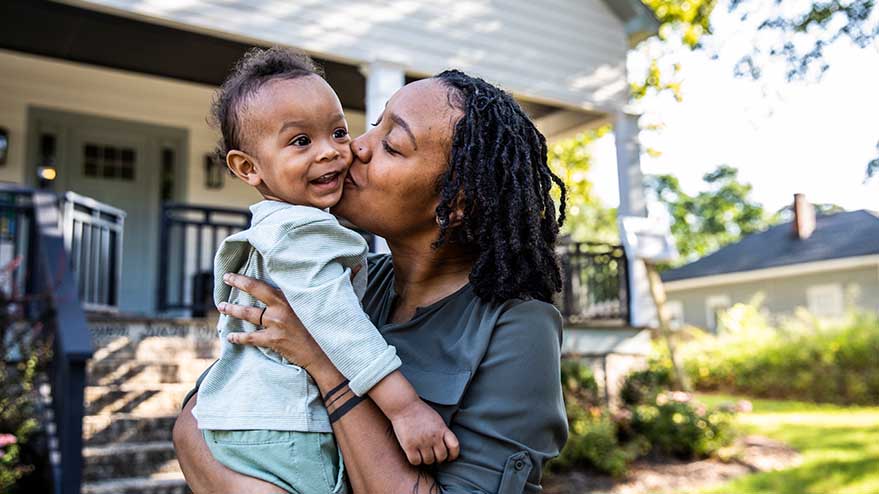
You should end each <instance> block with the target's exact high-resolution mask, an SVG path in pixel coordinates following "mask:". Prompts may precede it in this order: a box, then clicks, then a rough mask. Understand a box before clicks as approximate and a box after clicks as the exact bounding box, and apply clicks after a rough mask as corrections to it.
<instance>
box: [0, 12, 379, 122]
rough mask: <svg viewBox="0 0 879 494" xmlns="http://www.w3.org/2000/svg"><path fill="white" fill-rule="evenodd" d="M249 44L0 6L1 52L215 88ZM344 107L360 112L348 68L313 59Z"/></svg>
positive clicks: (361, 87) (361, 97) (93, 15)
mask: <svg viewBox="0 0 879 494" xmlns="http://www.w3.org/2000/svg"><path fill="white" fill-rule="evenodd" d="M251 47H252V45H248V44H244V43H239V42H236V41H233V40H228V39H222V38H217V37H213V36H208V35H204V34H200V33H195V32H190V31H183V30H180V29H173V28H171V27H167V26H161V25H158V24H152V23H148V22H142V21H138V20H135V19H130V18H126V17H120V16H115V15H110V14H105V13H103V12H97V11H94V10H89V9H83V8H78V7H74V6H70V5H62V4H58V3H54V2H45V1H32V0H4V1H3V2H0V48H6V49H10V50H16V51H21V52H25V53H31V54H35V55H43V56H47V57H52V58H59V59H63V60H69V61H73V62H82V63H87V64H92V65H99V66H103V67H110V68H115V69H122V70H129V71H133V72H139V73H142V74H150V75H157V76H162V77H169V78H172V79H179V80H184V81H189V82H195V83H200V84H208V85H211V86H218V85H220V84H221V83H222V82H223V79H225V77H226V75H227V74H228V73H229V70H230V69H231V68H232V66H233V65H234V64H235V61H236V60H238V59H239V58H240V57H241V55H242V54H244V52H245V51H246V50H247V49H248V48H251ZM316 61H317V62H318V63H320V64H321V65H322V66H323V67H324V71H325V72H326V78H327V81H328V82H329V83H330V85H332V86H333V88H334V89H335V90H336V92H338V93H339V99H340V100H341V101H342V105H343V106H344V107H345V108H350V109H354V110H358V111H363V110H364V109H365V103H364V102H365V98H366V82H365V79H364V76H363V75H362V74H361V73H360V71H359V70H358V69H357V68H356V67H354V66H351V65H346V64H342V63H338V62H332V61H329V60H322V59H316Z"/></svg>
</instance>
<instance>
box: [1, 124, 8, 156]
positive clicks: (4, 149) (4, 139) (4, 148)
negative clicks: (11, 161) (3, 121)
mask: <svg viewBox="0 0 879 494" xmlns="http://www.w3.org/2000/svg"><path fill="white" fill-rule="evenodd" d="M8 155H9V131H8V130H6V129H4V128H3V127H0V165H5V164H6V156H8Z"/></svg>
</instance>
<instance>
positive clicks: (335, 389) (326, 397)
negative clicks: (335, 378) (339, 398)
mask: <svg viewBox="0 0 879 494" xmlns="http://www.w3.org/2000/svg"><path fill="white" fill-rule="evenodd" d="M349 382H350V381H348V380H347V379H345V380H344V381H342V382H341V383H340V384H339V385H338V386H336V387H335V388H333V389H331V390H329V391H327V394H325V395H324V403H326V402H328V401H330V398H332V397H333V395H334V394H336V393H338V392H339V391H341V390H342V388H344V387H345V386H347V385H348V383H349Z"/></svg>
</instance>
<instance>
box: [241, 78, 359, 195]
mask: <svg viewBox="0 0 879 494" xmlns="http://www.w3.org/2000/svg"><path fill="white" fill-rule="evenodd" d="M241 118H243V119H247V122H246V125H248V126H249V127H250V126H252V127H250V128H251V129H253V130H252V132H250V133H249V135H248V132H247V131H246V132H245V140H247V141H249V142H250V143H251V146H252V149H253V151H252V153H253V155H254V158H255V160H256V163H255V168H256V172H257V173H258V175H259V177H260V179H261V180H262V187H263V189H261V192H263V194H264V195H266V196H267V197H270V198H274V199H278V200H282V201H284V202H288V203H290V204H299V205H303V206H313V207H316V208H321V209H324V208H328V207H331V206H334V205H335V204H336V203H337V202H339V199H340V198H341V197H342V188H343V183H344V181H345V176H346V174H347V173H348V167H349V166H351V148H350V141H351V138H350V137H349V136H348V124H347V122H345V116H344V114H343V113H342V105H341V103H339V98H338V96H336V93H335V92H334V91H333V90H332V88H330V86H329V84H327V83H326V81H324V80H323V79H322V78H320V77H318V76H316V75H310V76H306V77H299V78H296V79H291V80H275V81H271V82H269V83H267V84H266V85H265V86H263V87H262V88H260V90H259V92H258V93H257V94H256V95H254V96H253V97H252V98H251V99H250V101H248V102H247V104H246V105H245V108H244V109H243V112H242V115H241ZM266 189H267V190H266Z"/></svg>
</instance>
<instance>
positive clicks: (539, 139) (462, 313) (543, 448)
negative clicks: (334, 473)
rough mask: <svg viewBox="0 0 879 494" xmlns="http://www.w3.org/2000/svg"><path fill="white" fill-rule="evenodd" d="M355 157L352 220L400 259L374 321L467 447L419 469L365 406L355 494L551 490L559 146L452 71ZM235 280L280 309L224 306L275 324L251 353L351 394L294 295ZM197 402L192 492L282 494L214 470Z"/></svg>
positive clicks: (349, 464)
mask: <svg viewBox="0 0 879 494" xmlns="http://www.w3.org/2000/svg"><path fill="white" fill-rule="evenodd" d="M351 146H352V150H353V152H354V153H355V159H354V164H353V165H352V166H351V169H350V172H349V181H347V182H346V186H345V193H344V195H343V198H342V201H341V202H340V203H339V204H338V206H337V208H336V213H337V214H338V215H340V216H342V217H344V218H346V219H348V220H349V221H351V222H352V223H353V224H355V225H356V226H358V227H360V228H363V229H366V230H370V231H373V232H375V233H376V234H378V235H381V236H382V237H384V238H385V239H387V241H388V245H389V247H390V250H391V255H390V256H373V257H372V258H371V259H370V265H369V287H368V289H367V293H366V297H364V300H363V305H364V310H365V311H366V312H367V314H369V316H370V318H371V319H372V321H373V322H374V323H375V325H376V326H377V327H378V328H379V329H380V330H381V331H382V333H383V335H384V336H385V338H386V339H387V340H388V342H389V343H390V344H391V345H394V346H395V347H396V348H397V352H398V354H399V355H400V357H401V359H402V361H403V367H402V368H401V370H402V371H403V374H404V375H405V376H406V377H407V378H408V379H409V380H410V381H411V382H412V384H413V385H414V386H415V389H416V390H417V391H418V393H419V394H420V395H421V397H422V398H423V399H424V400H425V401H427V402H428V403H429V404H431V405H432V406H433V407H434V408H435V409H436V410H437V411H438V412H439V413H440V415H442V417H443V418H444V419H445V420H446V422H447V423H449V425H450V427H451V429H452V431H453V432H454V433H455V434H456V435H457V437H458V439H459V441H460V457H459V458H458V459H457V460H456V461H453V462H449V463H442V464H439V465H437V466H435V467H432V468H417V467H413V466H411V465H410V463H409V462H408V461H407V460H406V458H405V456H404V455H403V453H402V451H401V450H400V448H399V446H398V445H397V443H396V441H395V439H394V435H393V433H392V432H390V431H389V424H388V422H387V419H386V418H385V417H384V416H383V415H382V414H381V412H380V411H379V410H378V409H377V408H376V407H375V406H374V405H373V404H372V403H371V402H369V401H368V400H367V401H364V402H362V403H360V404H359V405H357V406H356V407H354V408H353V409H350V411H347V412H346V414H345V415H344V416H343V417H342V418H341V419H340V420H338V421H336V422H335V423H334V426H333V431H334V433H335V436H336V441H337V443H338V444H339V447H340V448H341V451H342V456H343V458H344V462H345V467H346V469H347V471H348V477H349V480H350V482H351V485H352V487H353V489H354V492H356V493H368V494H373V493H381V494H390V493H407V494H408V493H413V492H443V493H448V494H458V493H471V492H486V493H487V492H492V493H494V492H497V493H499V494H512V493H535V492H540V490H541V489H540V477H541V471H542V467H543V465H544V463H545V462H546V461H547V460H549V459H550V458H552V457H554V456H556V455H557V454H558V452H559V450H560V449H561V447H562V446H563V445H564V442H565V440H566V438H567V422H566V418H565V413H564V404H563V402H562V392H561V385H560V383H559V347H560V342H561V317H560V315H559V313H558V311H557V310H556V309H555V308H554V307H553V306H552V305H551V304H550V301H551V297H552V295H553V293H555V292H557V291H559V289H560V287H561V276H560V272H559V267H558V262H557V259H556V256H555V252H554V248H555V240H556V236H557V234H558V227H559V224H560V223H561V221H563V215H562V218H560V219H559V221H558V222H557V221H556V218H555V216H556V210H555V205H554V203H553V201H552V199H551V198H550V189H551V188H552V186H553V184H557V185H559V186H560V187H562V184H561V182H560V180H559V179H558V177H556V176H555V175H553V174H552V173H551V172H550V170H549V168H548V166H547V163H546V155H547V152H546V151H547V150H546V142H545V139H544V138H543V136H542V135H541V134H540V133H539V132H538V131H537V129H536V128H535V127H534V124H533V123H532V122H531V121H530V120H529V119H528V117H527V116H526V115H525V114H524V112H523V111H522V110H521V108H519V106H518V104H516V102H515V101H514V100H513V99H512V97H510V96H509V95H508V94H506V93H504V92H503V91H501V90H500V89H498V88H497V87H495V86H492V85H491V84H488V83H486V82H485V81H483V80H481V79H478V78H474V77H470V76H467V75H465V74H463V73H461V72H458V71H446V72H443V73H441V74H439V75H437V76H436V77H434V78H431V79H425V80H421V81H417V82H414V83H411V84H409V85H407V86H405V87H404V88H402V89H400V90H399V91H398V92H397V93H396V94H395V95H394V96H393V97H392V98H391V99H390V100H389V101H388V103H387V106H386V107H385V110H384V113H383V114H382V116H381V118H380V120H379V121H378V122H376V125H375V127H374V128H373V129H371V130H370V131H369V132H367V133H366V134H364V135H362V136H360V137H359V138H357V139H355V140H354V141H353V142H352V145H351ZM562 189H563V195H562V208H561V210H562V211H564V188H563V187H562ZM227 282H228V283H229V284H231V285H233V286H236V287H238V288H240V289H242V290H244V291H245V292H248V293H250V294H251V295H253V296H255V297H256V298H257V299H260V300H262V301H263V302H265V303H266V305H267V306H268V308H267V309H266V310H265V313H264V314H263V313H262V311H261V310H259V309H256V308H250V307H239V306H233V305H225V306H224V307H221V308H220V311H221V312H223V313H224V314H228V315H231V316H234V317H238V318H241V319H245V320H248V321H250V322H252V323H254V324H259V322H260V318H262V325H263V327H264V328H265V329H264V330H262V331H258V332H255V333H246V334H241V335H240V338H238V339H237V340H236V341H235V343H239V344H251V345H259V346H264V347H269V348H272V349H273V350H275V351H277V352H278V353H280V354H282V355H284V356H285V357H286V358H287V359H288V360H290V361H292V362H295V363H297V364H298V365H300V366H301V367H303V368H305V369H306V370H307V371H308V373H309V374H310V375H311V376H312V378H313V379H314V380H315V382H316V383H317V385H318V387H319V388H320V389H321V392H322V393H324V394H325V393H327V392H329V391H331V390H333V389H334V388H336V387H337V386H338V385H339V384H340V383H342V382H343V380H344V378H343V376H342V375H341V374H340V373H339V372H338V371H337V370H336V369H335V368H334V367H333V365H332V363H331V362H330V361H329V360H328V359H327V358H326V356H325V355H324V354H323V352H322V351H321V350H320V348H319V347H318V346H317V345H316V344H315V343H314V341H313V340H312V339H311V337H310V336H309V335H308V332H307V331H305V329H304V328H303V327H302V325H301V324H300V323H299V321H298V320H297V318H296V316H295V314H294V313H293V311H292V310H291V309H290V307H289V305H288V304H287V303H286V301H285V300H284V297H283V295H282V294H280V293H278V292H276V291H275V290H274V289H273V288H271V287H269V286H268V285H266V284H263V283H260V282H257V281H256V280H252V279H249V278H246V277H243V276H240V275H228V279H227ZM193 401H194V400H192V399H190V400H189V402H188V403H186V405H185V407H184V410H183V413H181V415H180V417H179V418H178V420H177V423H176V424H175V428H174V443H175V447H176V448H177V452H178V458H179V461H180V464H181V466H182V468H183V472H184V474H185V475H186V478H187V481H188V482H189V483H190V486H191V487H192V489H193V490H194V491H195V492H196V493H202V492H235V493H244V492H247V493H259V492H277V488H275V487H273V486H272V485H270V484H265V483H262V482H260V481H258V480H255V479H251V478H249V477H244V476H242V475H239V474H236V473H235V472H232V471H230V470H228V469H225V468H224V467H222V465H220V464H219V463H218V462H216V461H215V460H214V459H213V458H212V457H211V455H210V452H209V451H208V449H207V445H206V444H205V443H204V440H203V438H202V436H201V434H199V433H198V430H197V429H196V425H195V420H194V419H193V418H192V415H191V413H190V410H191V409H192V406H193ZM333 411H334V410H333V407H331V408H330V412H333ZM445 459H446V458H443V457H439V458H437V457H436V456H433V455H428V456H427V457H424V458H422V460H423V463H425V464H428V465H430V464H434V463H435V462H437V461H443V460H445Z"/></svg>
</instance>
